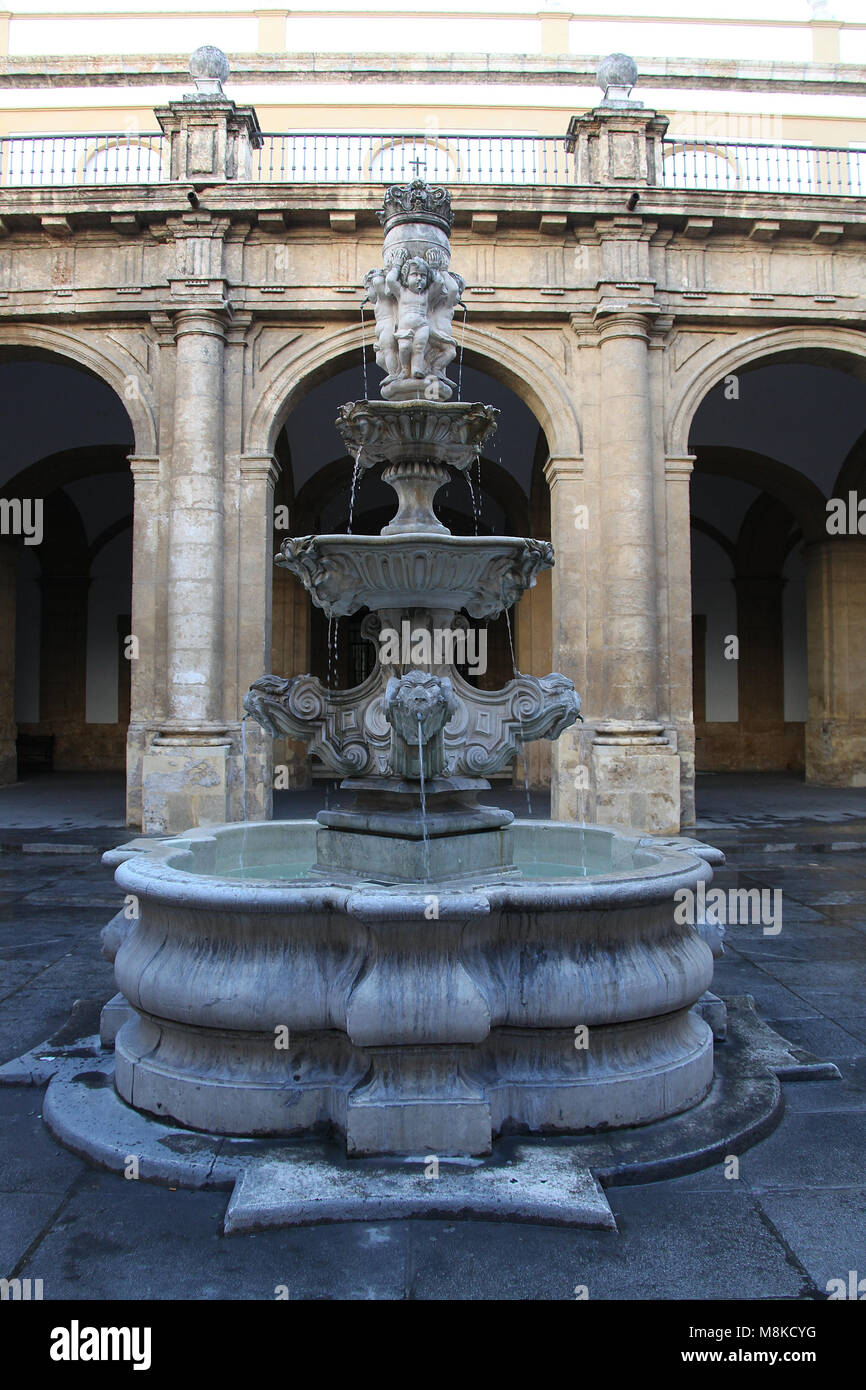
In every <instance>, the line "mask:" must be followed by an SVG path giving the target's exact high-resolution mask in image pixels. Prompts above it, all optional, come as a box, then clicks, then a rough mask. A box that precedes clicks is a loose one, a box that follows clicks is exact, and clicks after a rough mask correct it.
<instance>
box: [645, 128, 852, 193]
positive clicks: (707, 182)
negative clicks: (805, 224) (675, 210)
mask: <svg viewBox="0 0 866 1390" xmlns="http://www.w3.org/2000/svg"><path fill="white" fill-rule="evenodd" d="M662 148H663V158H662V182H663V183H664V185H665V187H667V188H679V189H682V190H683V191H689V190H704V189H705V190H708V191H710V192H723V193H728V192H730V193H795V194H811V193H824V194H835V195H836V196H837V197H846V196H850V197H857V198H862V197H863V195H864V193H866V148H864V149H857V148H855V147H843V146H832V147H828V146H820V145H776V144H763V143H754V142H746V141H740V140H676V139H670V138H668V139H666V140H664V141H662Z"/></svg>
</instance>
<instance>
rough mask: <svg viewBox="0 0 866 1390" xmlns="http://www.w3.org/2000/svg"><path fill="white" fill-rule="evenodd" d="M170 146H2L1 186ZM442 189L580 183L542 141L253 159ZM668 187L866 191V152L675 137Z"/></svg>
mask: <svg viewBox="0 0 866 1390" xmlns="http://www.w3.org/2000/svg"><path fill="white" fill-rule="evenodd" d="M169 160H170V149H169V142H168V140H167V139H166V138H165V137H164V136H163V135H161V134H157V133H147V134H138V133H130V132H124V133H121V134H117V133H107V134H103V133H99V134H75V135H8V136H3V137H2V138H0V186H3V187H7V188H14V187H22V188H27V187H45V186H50V187H63V186H73V187H75V186H82V185H101V184H104V185H111V184H150V183H166V182H169V181H170V179H171V170H170V167H169ZM415 177H420V178H424V179H426V180H427V181H428V182H431V183H444V184H448V185H450V186H459V185H461V184H476V185H500V186H507V187H568V186H574V184H575V181H576V170H575V156H574V153H573V151H571V150H569V149H567V148H566V143H565V140H564V139H563V138H562V137H556V136H535V135H440V134H435V135H430V134H423V135H421V134H418V135H363V134H349V133H347V134H340V133H321V132H320V133H309V134H304V133H292V134H288V133H287V134H266V135H264V136H263V137H262V142H261V146H260V148H258V149H255V150H253V151H252V178H253V180H254V181H255V182H257V183H277V184H280V183H288V184H314V183H337V184H339V183H350V184H374V185H379V186H381V185H383V184H389V183H402V182H406V181H407V180H409V179H412V178H415ZM660 182H661V184H662V185H663V186H664V187H666V188H672V189H679V190H681V191H683V192H691V191H695V192H701V191H708V192H731V193H787V194H800V195H805V194H833V195H835V196H837V197H863V196H864V195H866V148H863V149H858V148H856V147H842V146H839V147H824V146H816V145H804V144H798V145H781V144H770V143H759V142H746V141H731V140H703V139H702V140H693V139H680V138H670V137H669V138H666V139H665V140H663V141H662V169H661V171H660Z"/></svg>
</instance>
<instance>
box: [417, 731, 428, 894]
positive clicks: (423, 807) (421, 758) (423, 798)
mask: <svg viewBox="0 0 866 1390" xmlns="http://www.w3.org/2000/svg"><path fill="white" fill-rule="evenodd" d="M418 770H419V772H420V774H421V829H422V831H423V834H424V878H425V880H426V881H427V882H428V883H429V881H430V841H429V839H428V836H427V793H426V790H425V786H424V739H423V737H422V734H421V716H420V714H419V715H418Z"/></svg>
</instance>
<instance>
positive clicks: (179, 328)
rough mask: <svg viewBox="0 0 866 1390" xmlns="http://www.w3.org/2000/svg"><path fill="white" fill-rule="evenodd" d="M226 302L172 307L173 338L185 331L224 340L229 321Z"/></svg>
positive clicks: (185, 332) (180, 335)
mask: <svg viewBox="0 0 866 1390" xmlns="http://www.w3.org/2000/svg"><path fill="white" fill-rule="evenodd" d="M230 317H231V315H230V310H229V307H228V305H227V304H225V303H222V304H212V305H210V304H201V305H195V306H192V305H185V306H184V307H183V308H182V309H172V310H171V319H172V326H173V329H174V336H175V339H178V338H182V337H183V336H184V335H185V334H187V333H201V334H206V335H209V336H210V337H212V338H221V339H222V340H223V342H225V339H226V334H227V332H228V327H229V322H230Z"/></svg>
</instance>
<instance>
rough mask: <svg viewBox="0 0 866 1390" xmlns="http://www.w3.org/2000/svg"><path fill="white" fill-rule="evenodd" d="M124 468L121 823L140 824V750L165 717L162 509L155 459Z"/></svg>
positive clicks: (133, 460)
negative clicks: (126, 571)
mask: <svg viewBox="0 0 866 1390" xmlns="http://www.w3.org/2000/svg"><path fill="white" fill-rule="evenodd" d="M129 467H130V471H131V473H132V482H133V489H134V492H133V509H132V618H131V622H130V630H129V634H128V635H129V636H130V637H133V638H135V643H134V644H133V647H132V651H131V655H130V657H129V658H128V659H129V672H130V686H131V698H130V715H129V730H128V732H127V736H126V823H127V825H132V826H137V827H140V826H141V824H142V770H143V769H142V762H143V759H144V754H145V749H146V748H147V746H148V744H149V742H150V740H151V738H152V737H153V735H154V733H155V732H156V730H157V729H158V727H159V723H160V720H161V719H164V718H165V715H166V710H165V709H164V708H160V707H159V705H158V703H157V699H156V692H157V690H159V689H160V688H161V687H162V686H163V685H164V678H165V662H164V653H163V651H162V647H161V643H160V638H159V631H158V612H159V603H160V589H161V585H160V581H159V558H160V555H161V553H162V549H163V547H162V545H161V527H162V525H164V524H165V521H164V513H165V510H166V509H164V508H163V507H162V506H161V499H160V467H159V459H158V458H157V457H144V456H143V455H139V454H135V455H132V456H131V457H130V460H129Z"/></svg>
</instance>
